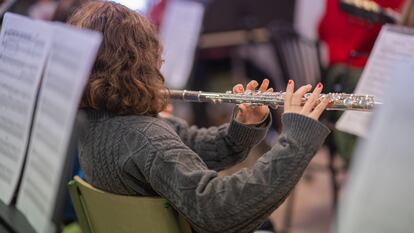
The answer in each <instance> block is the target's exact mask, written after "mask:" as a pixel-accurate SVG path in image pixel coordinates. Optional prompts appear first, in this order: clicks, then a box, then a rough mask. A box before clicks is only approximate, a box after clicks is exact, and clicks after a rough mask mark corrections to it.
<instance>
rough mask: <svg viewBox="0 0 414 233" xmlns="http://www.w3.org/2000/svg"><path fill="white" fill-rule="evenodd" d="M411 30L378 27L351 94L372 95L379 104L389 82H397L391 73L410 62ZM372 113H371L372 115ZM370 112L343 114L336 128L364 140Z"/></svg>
mask: <svg viewBox="0 0 414 233" xmlns="http://www.w3.org/2000/svg"><path fill="white" fill-rule="evenodd" d="M413 35H414V29H410V28H404V27H401V26H395V25H393V26H392V25H386V26H384V27H383V28H382V30H381V33H380V35H379V36H378V39H377V41H376V42H375V46H374V49H373V51H372V53H371V55H370V57H369V60H368V63H367V65H366V67H365V69H364V71H363V73H362V76H361V79H360V81H359V83H358V85H357V87H356V89H355V94H366V95H374V96H375V100H376V101H379V102H382V100H383V99H384V97H385V96H386V95H388V91H389V89H388V88H387V86H389V85H390V81H392V82H394V81H397V80H396V79H397V78H398V77H396V76H395V73H396V72H397V71H398V69H399V67H400V65H403V64H410V62H411V60H412V59H414V36H413ZM374 114H375V112H374ZM372 115H373V113H367V112H355V111H347V112H345V113H344V114H343V115H342V116H341V118H340V119H339V120H338V122H337V123H336V128H337V129H339V130H341V131H345V132H348V133H351V134H355V135H357V136H360V137H367V135H368V133H369V126H370V122H371V118H372Z"/></svg>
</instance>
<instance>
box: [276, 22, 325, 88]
mask: <svg viewBox="0 0 414 233" xmlns="http://www.w3.org/2000/svg"><path fill="white" fill-rule="evenodd" d="M268 28H269V32H270V38H271V39H270V40H271V42H272V44H273V46H274V49H275V54H276V56H277V59H278V61H279V64H280V68H281V73H282V77H278V78H277V79H278V80H275V83H276V84H279V85H281V87H282V88H284V87H285V86H286V83H287V82H288V80H289V79H292V80H294V81H295V83H296V87H299V86H302V85H306V84H312V85H315V84H316V83H317V82H319V81H320V80H321V71H322V67H321V62H320V60H321V58H320V51H319V42H318V41H315V40H311V39H308V38H306V37H304V36H302V35H300V34H299V33H298V32H297V31H296V30H295V29H294V28H293V25H291V24H289V23H285V22H278V21H277V22H273V23H271V24H270V25H269V27H268Z"/></svg>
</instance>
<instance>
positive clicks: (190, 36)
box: [160, 1, 204, 89]
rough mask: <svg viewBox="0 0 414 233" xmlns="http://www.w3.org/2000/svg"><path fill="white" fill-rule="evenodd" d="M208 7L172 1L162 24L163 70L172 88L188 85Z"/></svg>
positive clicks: (196, 3) (188, 2) (189, 2)
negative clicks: (205, 11)
mask: <svg viewBox="0 0 414 233" xmlns="http://www.w3.org/2000/svg"><path fill="white" fill-rule="evenodd" d="M203 15H204V6H203V5H202V4H201V3H199V2H194V1H171V3H169V4H168V7H167V11H166V14H165V16H164V19H163V21H162V24H161V29H160V36H161V40H162V42H163V46H164V60H165V62H164V64H163V65H162V67H161V72H162V74H163V75H164V77H165V82H166V85H167V86H168V87H170V88H178V89H180V88H184V87H185V85H186V84H187V80H188V78H189V77H190V72H191V69H192V66H193V60H194V54H195V50H196V47H197V43H198V38H199V35H200V31H201V25H202V22H203Z"/></svg>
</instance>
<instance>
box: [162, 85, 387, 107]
mask: <svg viewBox="0 0 414 233" xmlns="http://www.w3.org/2000/svg"><path fill="white" fill-rule="evenodd" d="M166 92H167V93H168V96H169V97H170V98H171V99H176V100H183V101H187V102H208V103H233V104H250V105H253V106H261V105H267V106H269V107H271V108H277V107H283V105H284V101H285V92H260V91H246V92H244V93H240V94H238V93H232V92H231V91H227V92H225V93H219V92H202V91H188V90H167V91H166ZM311 94H312V93H307V94H305V96H304V97H303V98H302V101H301V103H302V105H304V104H305V102H306V101H307V99H308V98H309V97H310V96H311ZM324 98H328V99H329V100H330V103H329V105H328V107H327V110H338V111H346V110H354V111H365V112H370V111H372V110H373V109H374V107H375V106H377V105H380V104H381V103H380V102H375V100H374V96H372V95H355V94H346V93H327V94H320V95H319V100H318V101H321V100H323V99H324Z"/></svg>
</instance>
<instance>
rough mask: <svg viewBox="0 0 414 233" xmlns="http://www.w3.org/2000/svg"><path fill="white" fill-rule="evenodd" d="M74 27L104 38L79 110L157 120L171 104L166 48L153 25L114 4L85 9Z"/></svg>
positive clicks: (77, 15)
mask: <svg viewBox="0 0 414 233" xmlns="http://www.w3.org/2000/svg"><path fill="white" fill-rule="evenodd" d="M68 23H69V24H72V25H74V26H77V27H80V28H88V29H91V30H95V31H99V32H102V33H103V42H102V45H101V47H100V49H99V52H98V55H97V58H96V61H95V64H94V66H93V68H92V72H91V75H90V77H89V81H88V83H87V86H86V89H85V92H84V95H83V98H82V101H81V104H80V107H81V108H92V109H96V110H102V111H108V112H112V113H115V114H119V115H130V114H138V115H155V114H157V113H158V112H160V111H161V110H162V109H163V108H164V107H165V105H166V98H165V97H164V95H163V94H162V90H163V89H164V88H165V87H164V77H163V76H162V74H161V72H160V66H161V61H162V58H161V50H162V49H161V44H160V42H159V40H158V36H157V33H156V31H155V28H154V26H153V25H152V24H151V23H150V22H149V21H148V20H147V19H146V18H145V17H144V16H141V15H140V14H139V13H137V12H135V11H133V10H131V9H129V8H127V7H125V6H123V5H121V4H118V3H114V2H109V1H93V2H89V3H86V4H85V5H83V6H81V7H80V8H79V9H78V10H77V11H76V12H75V13H74V14H73V15H72V16H71V17H70V18H69V20H68Z"/></svg>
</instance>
